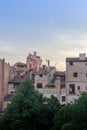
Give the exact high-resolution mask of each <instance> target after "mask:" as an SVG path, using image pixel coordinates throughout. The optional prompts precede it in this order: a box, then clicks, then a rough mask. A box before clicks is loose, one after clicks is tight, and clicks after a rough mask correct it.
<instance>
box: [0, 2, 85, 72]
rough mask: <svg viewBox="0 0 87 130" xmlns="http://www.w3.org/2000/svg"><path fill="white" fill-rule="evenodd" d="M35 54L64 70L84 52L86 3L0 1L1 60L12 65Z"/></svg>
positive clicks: (24, 60)
mask: <svg viewBox="0 0 87 130" xmlns="http://www.w3.org/2000/svg"><path fill="white" fill-rule="evenodd" d="M33 51H37V54H38V56H41V58H42V60H43V64H47V63H46V60H47V59H48V60H50V65H52V66H56V67H57V70H61V71H63V70H65V69H66V68H65V66H66V57H78V56H79V53H86V52H87V0H0V59H2V58H5V60H6V62H9V63H10V64H11V65H13V64H14V63H16V62H19V61H20V62H26V57H27V56H28V54H29V53H33Z"/></svg>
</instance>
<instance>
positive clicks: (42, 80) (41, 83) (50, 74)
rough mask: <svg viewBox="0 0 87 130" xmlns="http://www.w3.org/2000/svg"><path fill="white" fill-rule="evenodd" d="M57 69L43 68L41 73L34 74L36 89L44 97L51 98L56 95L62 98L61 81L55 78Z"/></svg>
mask: <svg viewBox="0 0 87 130" xmlns="http://www.w3.org/2000/svg"><path fill="white" fill-rule="evenodd" d="M55 73H56V68H55V67H51V66H48V67H46V66H43V68H41V69H40V70H39V71H37V72H34V75H35V81H34V87H35V89H36V90H38V91H40V92H41V93H43V95H44V96H46V97H50V96H51V95H54V96H55V97H57V98H58V99H59V98H60V80H59V79H56V77H55Z"/></svg>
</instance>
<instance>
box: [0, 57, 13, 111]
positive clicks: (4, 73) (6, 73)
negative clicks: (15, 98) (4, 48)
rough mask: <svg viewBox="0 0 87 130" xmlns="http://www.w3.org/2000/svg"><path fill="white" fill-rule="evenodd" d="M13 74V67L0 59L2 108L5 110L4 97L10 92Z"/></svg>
mask: <svg viewBox="0 0 87 130" xmlns="http://www.w3.org/2000/svg"><path fill="white" fill-rule="evenodd" d="M10 74H11V66H10V65H9V63H6V62H5V59H0V108H1V109H3V108H4V97H5V95H6V94H7V92H8V81H9V78H10Z"/></svg>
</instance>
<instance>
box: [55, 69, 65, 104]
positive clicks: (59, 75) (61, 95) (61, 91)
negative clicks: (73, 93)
mask: <svg viewBox="0 0 87 130" xmlns="http://www.w3.org/2000/svg"><path fill="white" fill-rule="evenodd" d="M54 79H55V83H56V82H57V85H58V99H59V101H60V104H66V83H65V79H66V73H65V71H57V72H56V73H55V74H54Z"/></svg>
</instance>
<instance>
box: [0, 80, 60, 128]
mask: <svg viewBox="0 0 87 130" xmlns="http://www.w3.org/2000/svg"><path fill="white" fill-rule="evenodd" d="M59 108H60V104H59V101H58V99H57V98H56V97H54V96H52V97H51V98H46V97H43V95H42V94H41V93H39V92H38V91H36V90H35V89H34V88H33V83H32V82H31V81H29V80H26V81H24V82H23V83H21V84H20V85H19V86H18V87H17V89H16V94H15V96H14V98H13V99H12V101H11V104H9V105H8V106H7V109H6V113H5V115H4V116H2V118H1V120H0V126H1V127H0V128H1V129H2V124H3V123H4V124H5V125H4V126H3V129H2V130H48V129H49V130H50V129H51V127H52V125H53V122H52V120H53V117H54V114H55V112H56V111H58V110H59Z"/></svg>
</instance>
